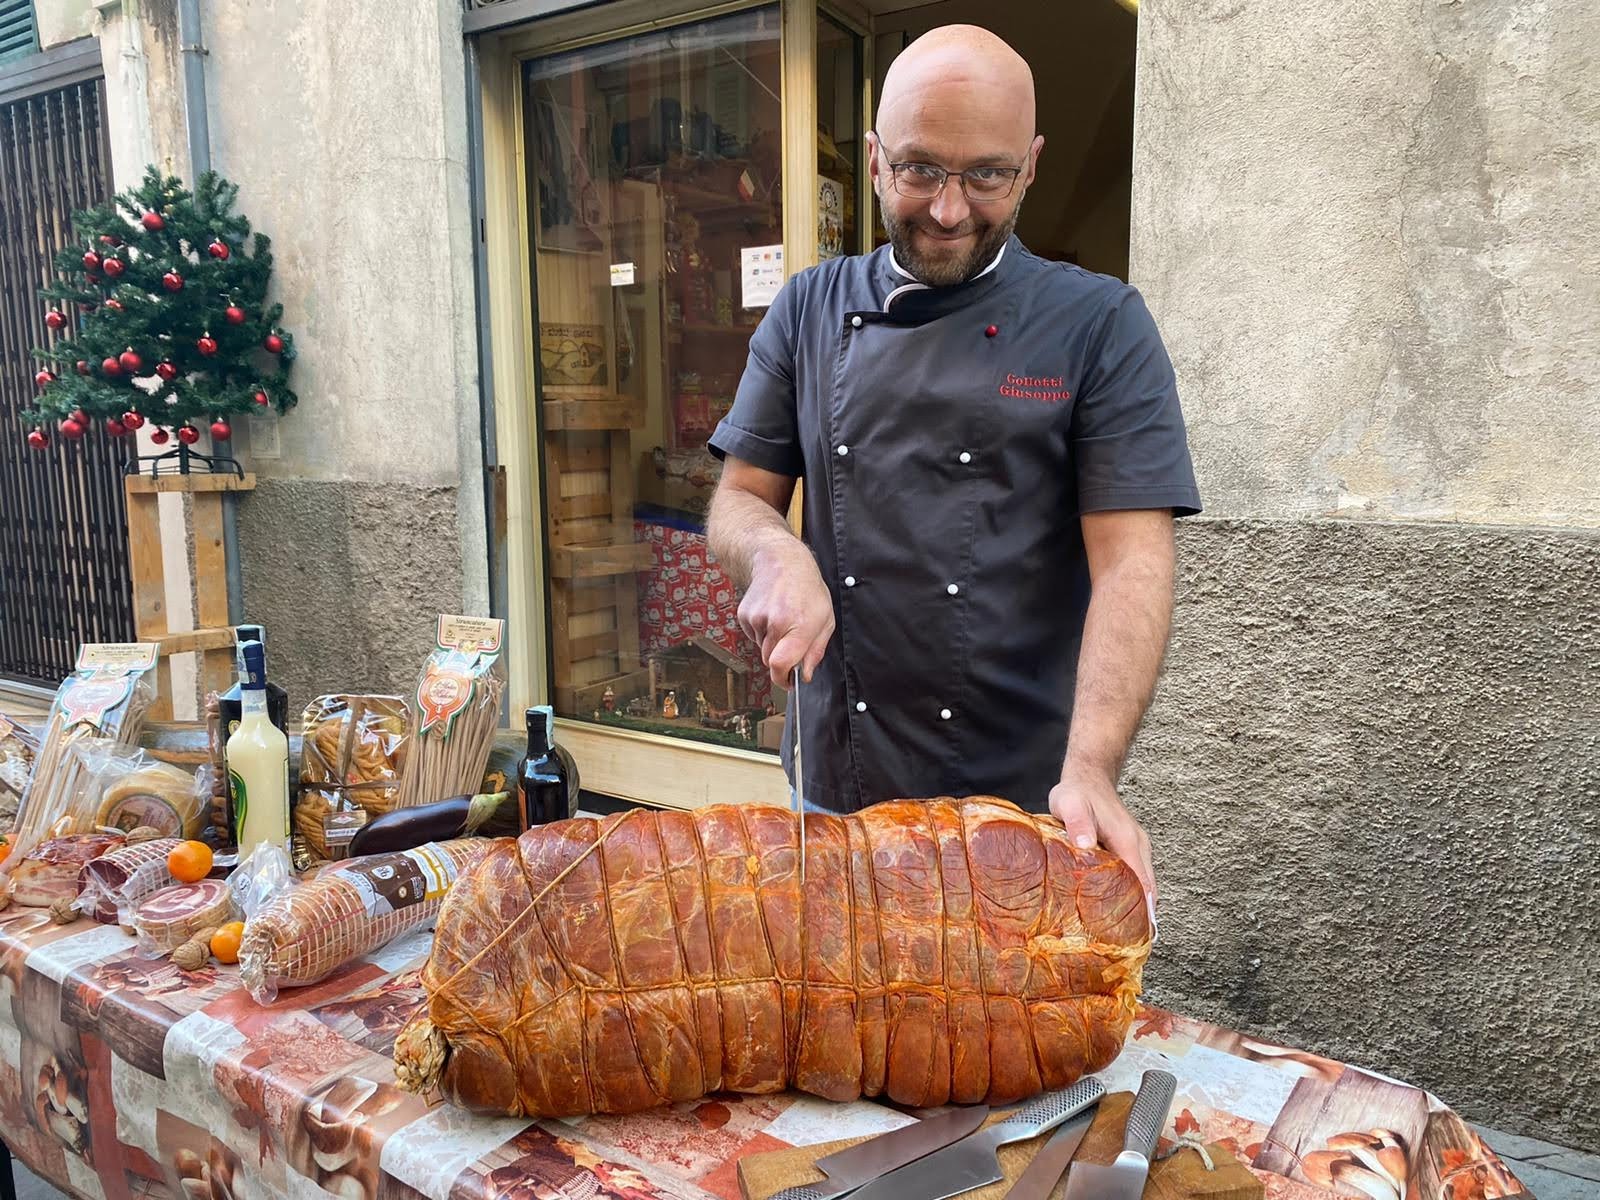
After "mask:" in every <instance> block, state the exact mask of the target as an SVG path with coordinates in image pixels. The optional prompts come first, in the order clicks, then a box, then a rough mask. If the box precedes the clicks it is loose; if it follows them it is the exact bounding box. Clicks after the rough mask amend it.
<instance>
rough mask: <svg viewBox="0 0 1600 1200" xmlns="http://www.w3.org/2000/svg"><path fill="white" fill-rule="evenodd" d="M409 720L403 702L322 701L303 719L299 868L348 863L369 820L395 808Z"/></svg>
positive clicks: (296, 815) (392, 699) (388, 698)
mask: <svg viewBox="0 0 1600 1200" xmlns="http://www.w3.org/2000/svg"><path fill="white" fill-rule="evenodd" d="M408 727H409V718H408V716H407V714H406V702H405V701H404V700H403V699H402V698H400V697H399V696H344V695H340V696H319V697H317V699H315V700H313V701H312V702H311V703H310V704H308V705H307V706H306V709H305V712H304V713H303V714H301V742H300V798H299V800H298V801H297V802H296V804H295V810H294V865H295V868H296V870H301V871H304V870H307V869H308V868H310V867H313V866H316V865H317V864H319V863H323V862H329V861H333V860H337V859H342V858H345V857H347V856H348V850H349V845H350V839H351V838H352V837H354V836H355V833H356V830H358V829H360V828H361V827H362V826H363V825H364V824H366V822H367V820H368V818H370V817H376V816H381V815H383V814H384V813H386V812H390V811H392V810H393V809H394V807H395V800H396V797H397V795H398V793H399V782H400V771H401V768H402V766H403V764H404V762H405V756H406V747H407V744H408V741H409V739H408V737H407V729H408Z"/></svg>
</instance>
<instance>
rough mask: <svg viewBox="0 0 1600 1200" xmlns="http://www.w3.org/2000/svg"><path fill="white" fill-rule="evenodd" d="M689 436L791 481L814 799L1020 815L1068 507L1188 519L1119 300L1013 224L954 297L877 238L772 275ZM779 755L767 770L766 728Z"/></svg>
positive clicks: (1068, 596)
mask: <svg viewBox="0 0 1600 1200" xmlns="http://www.w3.org/2000/svg"><path fill="white" fill-rule="evenodd" d="M710 448H711V451H712V452H713V453H714V454H716V455H717V456H718V457H719V458H720V457H723V456H726V455H732V456H734V457H735V458H739V459H743V460H744V461H746V462H748V463H751V464H753V465H754V466H757V467H761V468H763V469H765V470H767V471H773V472H776V473H777V474H780V475H788V476H792V477H796V478H803V479H804V480H805V483H806V486H805V490H804V524H803V530H804V535H805V540H806V543H807V545H809V546H810V548H811V550H812V552H813V553H814V554H815V555H816V559H817V564H818V566H819V567H820V568H821V570H822V578H823V579H824V580H825V581H826V583H827V585H828V589H829V591H830V592H831V593H832V595H833V605H834V615H835V618H836V620H837V631H836V632H835V634H834V636H833V637H832V638H831V639H830V641H829V643H828V649H827V653H826V654H825V655H824V657H823V659H822V663H821V665H820V667H819V668H818V670H817V673H816V675H815V677H814V679H813V681H812V682H811V683H809V684H806V685H803V686H804V688H805V691H804V693H803V695H802V697H801V701H802V703H801V716H802V718H803V720H804V728H803V729H802V731H801V734H802V737H803V738H804V745H803V747H802V750H803V754H802V762H803V763H804V766H805V773H806V778H805V797H806V800H807V801H808V802H810V803H814V804H817V805H820V806H822V807H824V808H827V809H831V810H834V811H837V812H848V811H851V810H854V809H857V808H860V807H863V806H865V805H868V804H873V803H876V802H877V801H880V800H886V799H893V798H896V797H922V796H938V795H956V796H960V795H970V794H975V793H990V794H994V795H999V796H1004V797H1006V798H1007V799H1010V800H1013V801H1015V802H1016V803H1018V804H1020V805H1022V806H1023V807H1025V808H1029V809H1032V810H1034V811H1039V812H1043V811H1045V809H1046V802H1047V799H1048V796H1049V793H1050V789H1051V788H1052V787H1054V786H1055V784H1056V783H1057V782H1058V780H1059V778H1060V772H1061V763H1062V759H1063V757H1064V756H1065V753H1066V744H1067V731H1068V726H1069V722H1070V720H1071V715H1072V699H1073V687H1074V681H1075V679H1076V674H1077V662H1078V648H1079V645H1080V642H1081V640H1082V635H1083V620H1084V613H1085V610H1086V609H1087V607H1088V603H1089V570H1088V564H1087V561H1086V559H1085V555H1084V547H1083V534H1082V530H1081V527H1080V526H1079V523H1078V516H1079V514H1080V513H1085V512H1096V511H1101V510H1107V509H1133V508H1164V509H1171V510H1173V511H1174V512H1176V513H1178V514H1179V515H1186V514H1191V513H1196V512H1199V511H1200V495H1199V492H1198V490H1197V489H1196V487H1195V480H1194V470H1193V467H1192V465H1191V463H1190V459H1189V449H1188V440H1187V438H1186V436H1185V432H1184V425H1183V416H1182V413H1181V412H1180V410H1179V406H1178V395H1177V389H1176V387H1175V384H1174V381H1173V374H1172V365H1171V363H1170V361H1169V360H1168V358H1167V354H1166V350H1165V349H1164V347H1163V346H1162V343H1161V337H1160V334H1159V333H1158V332H1157V331H1156V326H1155V322H1154V320H1153V319H1152V318H1151V316H1150V313H1149V310H1148V309H1146V307H1145V305H1144V301H1143V300H1142V298H1141V297H1140V295H1139V293H1138V292H1137V291H1136V290H1135V289H1134V288H1132V287H1130V286H1128V285H1127V284H1125V283H1122V282H1121V281H1119V280H1116V279H1112V278H1109V277H1107V276H1103V275H1096V274H1093V273H1091V272H1088V271H1085V270H1082V269H1080V268H1078V267H1074V266H1068V265H1065V264H1062V263H1055V262H1049V261H1046V260H1045V259H1041V258H1038V257H1036V256H1034V255H1032V254H1030V253H1028V251H1027V250H1026V249H1025V248H1024V247H1023V246H1022V243H1021V242H1020V241H1018V240H1017V238H1016V237H1015V236H1013V237H1012V238H1011V239H1010V240H1009V241H1008V242H1007V243H1006V246H1005V249H1004V250H1003V251H1002V252H1001V256H1000V261H999V264H998V266H996V267H995V268H994V269H993V270H991V271H989V272H987V273H986V274H983V275H980V276H979V277H977V278H975V279H972V280H969V281H968V282H966V283H963V284H959V285H957V286H955V287H944V288H928V287H926V286H924V285H921V284H917V283H913V282H910V281H909V279H908V277H907V276H905V275H904V274H903V273H901V272H900V271H899V269H898V268H897V266H896V265H895V264H894V262H893V260H892V258H891V255H890V251H889V248H888V247H887V246H885V247H880V248H879V249H878V250H875V251H874V252H873V253H871V254H867V255H863V256H857V257H850V258H839V259H833V260H831V261H829V262H825V263H823V264H822V265H820V266H817V267H814V268H811V269H809V270H805V271H801V272H798V273H797V274H796V275H794V276H793V277H791V278H790V279H789V280H788V281H787V282H786V283H785V285H784V287H783V289H782V290H781V291H780V292H779V293H778V296H777V299H776V300H775V301H774V302H773V304H772V307H771V309H770V310H769V311H768V312H767V313H766V315H765V316H764V317H763V319H762V321H761V324H760V326H758V327H757V329H756V331H755V333H754V334H753V335H752V337H751V339H750V356H749V361H748V364H747V365H746V367H745V372H744V376H743V378H742V379H741V380H740V383H739V391H738V395H737V397H736V398H735V400H734V404H733V408H732V410H731V411H730V412H729V413H728V415H727V416H726V417H725V418H724V419H723V421H722V422H721V423H720V424H719V425H718V426H717V429H716V430H715V432H714V433H713V434H712V436H711V439H710ZM790 704H791V713H790V716H791V721H792V717H793V713H792V706H793V700H792V698H791V701H790ZM792 728H793V726H792V724H791V725H790V729H792ZM783 762H784V767H785V770H786V771H787V772H788V773H789V778H790V781H791V783H792V782H793V779H794V764H793V737H792V734H791V735H790V736H788V737H785V739H784V748H783Z"/></svg>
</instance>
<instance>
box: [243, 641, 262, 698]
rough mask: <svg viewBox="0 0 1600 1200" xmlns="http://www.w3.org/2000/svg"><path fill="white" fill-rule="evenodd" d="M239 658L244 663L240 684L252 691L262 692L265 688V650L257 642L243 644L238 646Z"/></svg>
mask: <svg viewBox="0 0 1600 1200" xmlns="http://www.w3.org/2000/svg"><path fill="white" fill-rule="evenodd" d="M239 657H240V658H241V660H243V663H244V670H243V672H242V674H241V677H240V680H239V682H240V684H241V685H242V686H243V687H247V688H250V689H251V690H252V691H258V692H259V691H264V690H265V689H266V686H267V652H266V649H265V648H264V647H263V646H262V645H261V643H260V642H258V641H254V640H251V641H248V642H243V643H241V644H240V646H239Z"/></svg>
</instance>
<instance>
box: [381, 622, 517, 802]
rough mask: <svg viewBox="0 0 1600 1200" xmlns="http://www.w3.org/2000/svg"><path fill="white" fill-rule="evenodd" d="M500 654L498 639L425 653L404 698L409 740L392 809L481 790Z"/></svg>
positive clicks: (496, 707)
mask: <svg viewBox="0 0 1600 1200" xmlns="http://www.w3.org/2000/svg"><path fill="white" fill-rule="evenodd" d="M441 640H442V639H441ZM502 658H503V656H502V655H501V653H500V646H499V645H498V644H496V645H494V646H493V648H492V649H487V650H480V649H475V648H474V647H472V646H471V645H470V644H469V645H468V646H467V647H466V648H465V649H463V648H461V647H453V646H452V647H445V646H441V647H439V648H436V649H435V650H434V651H433V653H432V654H430V655H428V661H427V662H426V663H425V664H424V665H423V668H422V674H421V676H420V677H419V679H418V682H417V687H416V688H415V689H413V690H412V692H411V693H410V694H409V695H408V696H407V697H406V710H407V713H408V715H409V717H410V729H411V745H410V747H409V749H408V750H407V752H406V756H405V765H404V766H403V767H402V768H401V772H400V788H399V794H398V796H397V797H396V799H395V805H394V806H395V807H396V808H410V807H413V806H415V805H418V804H431V803H433V802H434V801H435V800H443V799H445V798H446V797H448V796H458V795H462V794H467V793H473V792H478V791H481V790H482V788H481V787H480V784H482V782H483V772H484V768H485V767H486V766H487V765H488V763H489V752H490V751H491V750H492V749H493V748H494V735H495V730H496V729H497V728H498V727H499V724H500V696H501V693H502V692H503V691H504V690H505V685H506V670H505V665H504V662H503V661H502Z"/></svg>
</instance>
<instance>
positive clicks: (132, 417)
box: [122, 412, 144, 429]
mask: <svg viewBox="0 0 1600 1200" xmlns="http://www.w3.org/2000/svg"><path fill="white" fill-rule="evenodd" d="M122 424H123V426H124V427H125V428H127V429H142V428H143V427H144V418H143V417H142V416H140V415H139V414H138V413H136V412H125V413H123V414H122Z"/></svg>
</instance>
